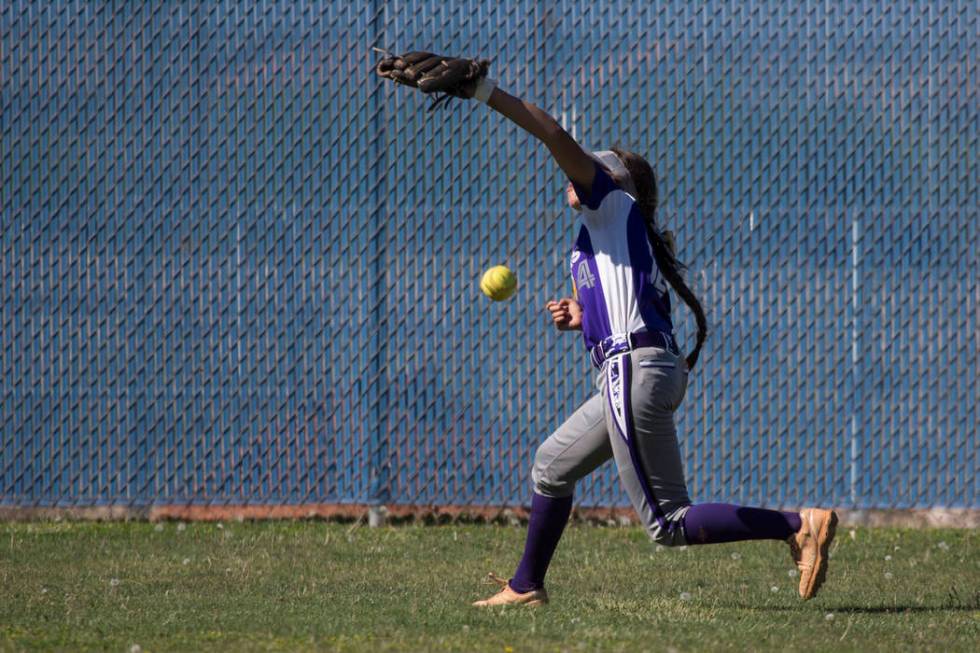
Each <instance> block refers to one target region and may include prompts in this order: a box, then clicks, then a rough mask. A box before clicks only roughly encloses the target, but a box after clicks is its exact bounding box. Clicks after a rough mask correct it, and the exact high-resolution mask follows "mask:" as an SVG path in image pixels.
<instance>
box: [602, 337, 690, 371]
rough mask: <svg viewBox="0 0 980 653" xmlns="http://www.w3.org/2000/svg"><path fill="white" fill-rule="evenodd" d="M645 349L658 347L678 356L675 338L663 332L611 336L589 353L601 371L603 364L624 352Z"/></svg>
mask: <svg viewBox="0 0 980 653" xmlns="http://www.w3.org/2000/svg"><path fill="white" fill-rule="evenodd" d="M644 347H658V348H660V349H666V350H667V351H669V352H671V353H672V354H677V351H678V350H677V343H676V342H674V336H672V335H670V334H669V333H663V332H661V331H639V332H637V333H627V334H625V335H618V336H609V337H608V338H604V339H603V340H601V341H600V342H599V343H598V344H596V346H595V347H593V348H592V350H591V351H590V352H589V358H591V359H592V364H593V365H594V366H595V367H596V369H601V368H602V364H603V363H604V362H606V360H607V359H609V358H612V357H613V356H616V355H617V354H622V353H623V352H627V351H633V350H634V349H643V348H644Z"/></svg>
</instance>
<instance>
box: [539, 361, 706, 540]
mask: <svg viewBox="0 0 980 653" xmlns="http://www.w3.org/2000/svg"><path fill="white" fill-rule="evenodd" d="M596 388H597V389H598V391H599V392H598V394H596V395H595V396H593V397H592V398H591V399H589V400H588V401H586V402H585V403H584V404H582V406H580V407H579V409H578V410H576V411H575V413H574V414H573V415H572V416H571V417H569V418H568V419H567V420H566V421H565V423H564V424H562V425H561V426H560V427H558V430H556V431H555V432H554V433H553V434H551V436H550V437H549V438H548V439H547V440H545V441H544V443H542V444H541V446H540V447H538V451H537V453H536V454H535V457H534V467H533V469H532V470H531V478H532V479H533V481H534V490H535V492H537V493H539V494H542V495H544V496H547V497H556V498H558V497H566V496H570V495H571V494H572V492H573V490H574V489H575V483H576V481H578V480H579V479H580V478H583V477H585V476H587V475H588V474H589V473H590V472H591V471H592V470H594V469H596V468H597V467H598V466H599V465H601V464H602V463H604V462H605V461H607V460H609V458H611V457H612V458H615V459H616V467H617V469H618V470H619V478H620V479H621V480H622V483H623V486H624V487H625V489H626V493H627V494H628V495H629V498H630V502H631V503H632V504H633V508H634V509H635V510H636V513H637V515H638V516H639V517H640V519H641V520H642V522H643V525H644V526H645V528H646V530H647V533H648V534H649V535H650V537H651V538H652V539H653V540H654V541H655V542H658V543H660V544H663V545H666V546H674V545H680V544H686V543H687V540H686V537H685V533H684V529H683V526H682V524H683V518H684V514H685V513H686V512H687V510H688V508H689V506H690V503H691V501H690V499H689V498H688V495H687V485H686V484H685V482H684V470H683V467H682V462H681V454H680V448H679V447H678V443H677V430H676V428H675V427H674V411H675V410H677V407H678V406H680V404H681V401H682V400H683V399H684V393H685V392H686V391H687V364H686V362H685V360H684V358H683V357H682V356H680V355H678V354H675V353H673V352H670V351H667V350H664V349H659V348H654V347H650V348H643V349H636V350H633V351H631V352H626V353H624V354H620V355H618V356H614V357H613V358H611V359H609V360H607V361H606V362H605V363H604V364H603V367H602V370H601V371H600V373H599V375H598V377H597V379H596Z"/></svg>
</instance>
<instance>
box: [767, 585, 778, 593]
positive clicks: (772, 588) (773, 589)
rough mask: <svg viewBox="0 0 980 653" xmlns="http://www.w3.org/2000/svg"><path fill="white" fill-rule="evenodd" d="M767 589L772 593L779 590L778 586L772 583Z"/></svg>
mask: <svg viewBox="0 0 980 653" xmlns="http://www.w3.org/2000/svg"><path fill="white" fill-rule="evenodd" d="M769 591H770V592H772V593H773V594H775V593H776V592H778V591H779V588H778V587H776V586H775V585H773V586H772V587H770V588H769Z"/></svg>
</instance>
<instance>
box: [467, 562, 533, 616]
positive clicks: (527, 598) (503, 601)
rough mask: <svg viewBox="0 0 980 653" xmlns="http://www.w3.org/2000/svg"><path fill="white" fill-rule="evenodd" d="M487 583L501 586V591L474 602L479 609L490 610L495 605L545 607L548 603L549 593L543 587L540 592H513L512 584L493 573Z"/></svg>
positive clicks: (489, 575)
mask: <svg viewBox="0 0 980 653" xmlns="http://www.w3.org/2000/svg"><path fill="white" fill-rule="evenodd" d="M487 581H488V582H491V583H496V584H497V585H500V587H501V589H500V591H499V592H497V593H496V594H494V595H493V596H491V597H490V598H489V599H484V600H482V601H476V602H474V603H473V605H475V606H476V607H478V608H488V607H492V606H495V605H528V606H537V605H544V604H545V603H547V602H548V592H546V591H545V589H544V588H543V587H542V588H541V589H538V590H531V591H530V592H524V593H523V594H521V593H519V592H515V591H514V590H512V589H511V587H510V583H508V582H507V581H506V580H504V579H503V578H501V577H499V576H497V574H495V573H493V572H492V571H491V572H490V573H489V574H487Z"/></svg>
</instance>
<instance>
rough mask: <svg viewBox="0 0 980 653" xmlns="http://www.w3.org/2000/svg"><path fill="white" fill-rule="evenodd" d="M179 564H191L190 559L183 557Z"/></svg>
mask: <svg viewBox="0 0 980 653" xmlns="http://www.w3.org/2000/svg"><path fill="white" fill-rule="evenodd" d="M181 564H183V565H189V564H191V559H190V558H184V559H183V560H182V561H181Z"/></svg>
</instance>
